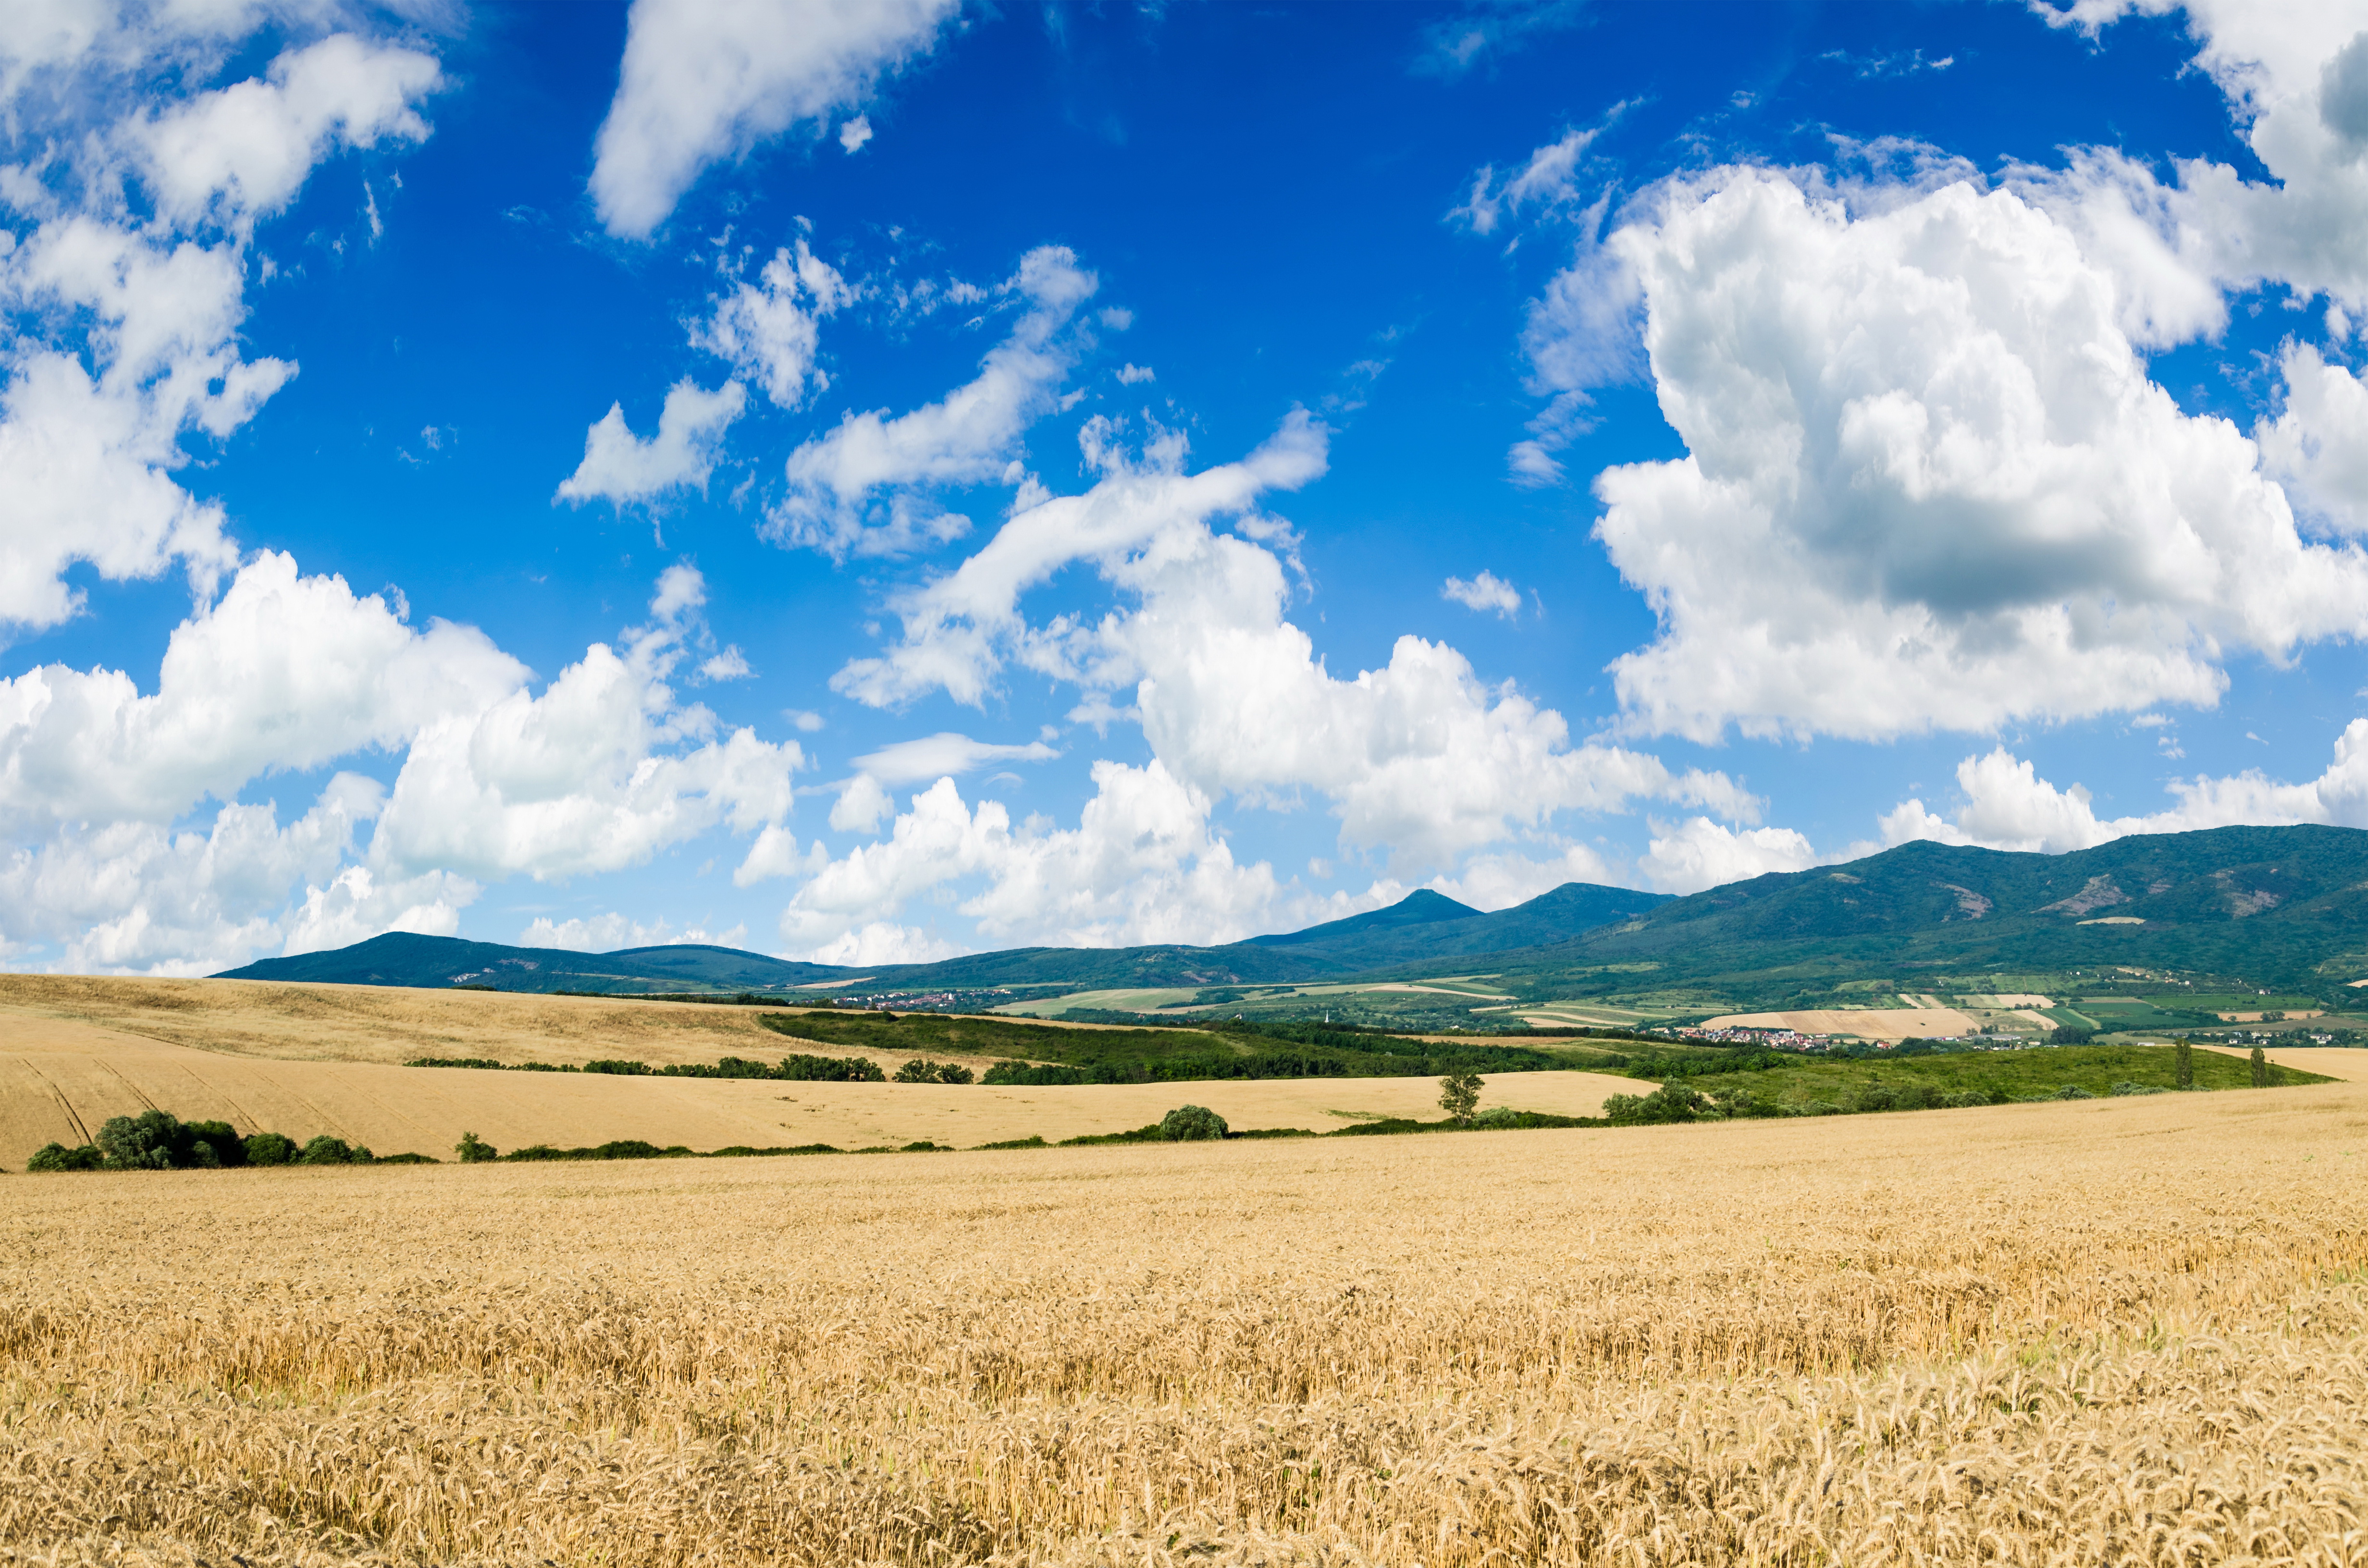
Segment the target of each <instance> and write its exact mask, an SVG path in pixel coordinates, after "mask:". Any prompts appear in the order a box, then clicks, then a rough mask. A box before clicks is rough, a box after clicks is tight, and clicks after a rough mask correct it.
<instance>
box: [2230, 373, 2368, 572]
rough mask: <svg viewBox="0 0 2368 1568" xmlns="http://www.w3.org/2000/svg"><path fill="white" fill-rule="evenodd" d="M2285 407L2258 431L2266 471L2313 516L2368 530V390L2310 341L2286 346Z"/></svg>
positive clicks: (2348, 529)
mask: <svg viewBox="0 0 2368 1568" xmlns="http://www.w3.org/2000/svg"><path fill="white" fill-rule="evenodd" d="M2282 368H2283V370H2284V372H2285V396H2284V399H2283V407H2282V408H2281V409H2280V410H2279V412H2278V415H2277V417H2276V418H2275V419H2263V420H2262V421H2261V422H2260V424H2259V425H2258V426H2255V427H2254V430H2253V438H2254V440H2256V441H2257V442H2259V443H2260V449H2261V466H2262V467H2263V468H2264V469H2266V470H2267V471H2268V472H2270V474H2271V476H2273V477H2274V478H2276V479H2277V480H2278V481H2279V482H2280V483H2283V485H2284V486H2285V491H2286V494H2287V495H2288V496H2289V497H2290V498H2292V499H2293V500H2294V503H2295V505H2296V506H2297V507H2298V508H2299V509H2300V510H2301V511H2302V512H2303V513H2304V514H2305V516H2306V517H2310V518H2312V519H2314V520H2315V521H2317V522H2318V523H2320V524H2322V525H2324V526H2325V527H2327V528H2332V529H2335V530H2338V531H2340V532H2342V533H2347V534H2353V535H2358V534H2364V533H2368V387H2363V386H2362V385H2361V384H2360V381H2359V379H2358V378H2357V377H2355V376H2354V375H2352V373H2351V371H2350V370H2348V369H2344V368H2343V367H2342V366H2340V365H2330V364H2328V362H2327V361H2326V360H2325V359H2323V358H2320V356H2319V352H2318V350H2317V349H2316V348H2313V347H2310V346H2309V345H2308V344H2288V345H2287V346H2286V349H2285V353H2284V355H2283V366H2282Z"/></svg>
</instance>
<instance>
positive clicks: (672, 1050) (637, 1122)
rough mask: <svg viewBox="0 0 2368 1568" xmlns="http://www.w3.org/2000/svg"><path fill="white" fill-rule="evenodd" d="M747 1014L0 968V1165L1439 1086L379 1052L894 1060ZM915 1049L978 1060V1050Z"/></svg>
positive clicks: (972, 1122) (1535, 1077)
mask: <svg viewBox="0 0 2368 1568" xmlns="http://www.w3.org/2000/svg"><path fill="white" fill-rule="evenodd" d="M756 1012H757V1009H752V1008H743V1007H726V1006H712V1005H703V1004H699V1003H669V1002H609V1001H603V1000H600V999H598V998H596V997H576V996H531V995H518V994H495V993H486V992H474V991H420V990H406V989H403V988H399V987H392V986H370V985H282V984H276V983H270V982H267V981H235V980H120V979H91V978H84V977H75V976H51V975H17V974H0V1169H21V1168H22V1167H23V1165H24V1163H25V1160H26V1157H27V1156H28V1155H29V1154H30V1153H32V1152H33V1151H34V1150H36V1149H38V1148H40V1146H41V1145H42V1144H44V1143H47V1142H51V1141H52V1140H54V1141H56V1142H62V1143H66V1144H74V1143H80V1142H85V1141H87V1140H88V1139H89V1137H90V1135H91V1133H92V1132H94V1131H97V1128H98V1125H99V1124H100V1123H101V1122H103V1121H105V1120H106V1119H108V1117H110V1116H127V1115H137V1114H139V1113H140V1112H141V1111H142V1110H146V1109H148V1108H151V1107H159V1108H164V1109H166V1110H170V1111H172V1112H174V1113H175V1114H176V1115H178V1116H181V1117H183V1118H186V1119H193V1120H194V1119H209V1120H211V1119H219V1120H222V1121H227V1122H229V1123H230V1124H231V1125H232V1126H233V1127H235V1128H236V1129H237V1130H238V1131H241V1132H256V1131H266V1130H268V1131H276V1132H285V1133H288V1134H290V1136H293V1137H296V1138H300V1139H302V1138H310V1137H313V1136H314V1135H315V1134H319V1133H324V1132H325V1133H329V1134H331V1135H333V1136H336V1137H339V1138H343V1139H346V1140H347V1142H356V1143H362V1144H367V1145H368V1146H369V1147H370V1148H371V1149H374V1150H376V1151H377V1152H378V1153H381V1154H392V1153H402V1152H404V1151H416V1152H417V1153H424V1154H432V1155H438V1156H442V1155H444V1154H447V1153H450V1150H451V1148H452V1145H453V1144H454V1143H456V1142H459V1141H460V1137H461V1133H462V1132H463V1131H472V1132H475V1133H477V1134H479V1135H480V1136H481V1137H484V1138H485V1139H487V1140H488V1141H490V1142H494V1143H495V1144H496V1145H498V1146H500V1147H503V1148H515V1147H518V1146H519V1145H521V1144H528V1143H556V1144H559V1145H562V1146H564V1147H568V1146H575V1145H581V1144H587V1143H601V1142H608V1141H609V1140H610V1139H618V1138H640V1139H645V1140H647V1141H648V1142H653V1143H657V1144H661V1145H665V1144H688V1145H689V1146H690V1147H692V1148H695V1149H720V1148H724V1147H727V1146H729V1145H732V1144H735V1143H746V1144H751V1145H755V1146H757V1147H760V1148H761V1147H765V1146H767V1145H776V1144H798V1143H829V1144H833V1145H835V1146H837V1147H838V1148H842V1149H860V1148H871V1147H874V1146H878V1145H882V1144H887V1145H896V1146H901V1145H903V1144H905V1143H911V1142H919V1141H922V1140H928V1141H929V1142H937V1143H951V1144H955V1145H959V1146H962V1147H965V1148H968V1147H973V1146H975V1145H977V1144H980V1143H989V1142H1000V1141H1003V1140H1007V1139H1014V1138H1028V1137H1041V1138H1046V1139H1050V1140H1053V1141H1056V1142H1057V1141H1058V1140H1060V1139H1063V1138H1076V1137H1080V1136H1083V1135H1087V1134H1092V1133H1106V1132H1121V1131H1126V1130H1127V1129H1130V1128H1135V1127H1141V1126H1143V1125H1144V1123H1146V1122H1151V1121H1156V1120H1157V1119H1159V1118H1160V1117H1161V1116H1162V1115H1163V1114H1165V1113H1166V1112H1167V1111H1168V1110H1170V1109H1172V1108H1175V1107H1176V1106H1178V1105H1180V1104H1183V1103H1185V1102H1187V1101H1190V1102H1192V1103H1195V1104H1200V1105H1205V1106H1208V1107H1210V1108H1212V1109H1214V1110H1215V1111H1217V1113H1218V1114H1219V1115H1221V1116H1223V1117H1224V1118H1225V1119H1227V1120H1228V1121H1230V1122H1232V1123H1233V1124H1234V1125H1235V1126H1236V1127H1245V1128H1247V1127H1304V1128H1308V1129H1310V1130H1312V1131H1328V1130H1330V1129H1333V1128H1337V1127H1339V1126H1341V1125H1343V1124H1344V1122H1345V1121H1346V1120H1348V1119H1349V1118H1350V1117H1351V1116H1436V1115H1437V1114H1438V1109H1437V1101H1438V1097H1439V1086H1438V1085H1437V1083H1436V1082H1435V1081H1434V1080H1431V1079H1429V1078H1367V1079H1354V1080H1345V1081H1344V1080H1338V1079H1328V1080H1305V1081H1269V1082H1259V1083H1227V1084H1190V1085H1156V1084H1154V1085H1097V1086H1090V1087H1080V1088H1066V1089H1041V1088H988V1087H985V1086H983V1085H978V1086H973V1087H968V1088H946V1087H938V1086H933V1085H905V1084H778V1083H765V1082H740V1083H732V1082H715V1081H707V1080H685V1079H666V1080H651V1079H625V1078H606V1077H580V1076H575V1075H573V1074H569V1075H565V1076H562V1075H558V1074H519V1073H484V1072H470V1071H465V1070H437V1071H434V1072H430V1071H427V1070H424V1069H416V1068H404V1067H401V1066H398V1065H394V1064H395V1063H399V1062H404V1061H406V1060H409V1059H411V1058H414V1057H419V1056H459V1057H478V1058H484V1059H486V1060H490V1061H495V1062H573V1063H581V1062H589V1061H593V1060H595V1059H597V1058H599V1057H604V1056H605V1057H626V1058H630V1059H633V1060H637V1061H643V1062H714V1061H716V1060H718V1059H720V1058H722V1057H725V1056H751V1057H756V1058H757V1059H758V1060H762V1061H771V1060H774V1059H777V1058H779V1057H781V1056H786V1055H788V1054H790V1053H791V1052H792V1051H806V1052H808V1053H818V1054H822V1055H828V1056H870V1057H871V1058H872V1059H873V1060H874V1061H876V1062H880V1063H881V1065H882V1067H883V1068H884V1069H886V1070H889V1071H892V1072H893V1071H894V1068H895V1067H896V1065H897V1064H898V1063H899V1062H903V1061H904V1060H905V1057H906V1056H907V1055H909V1054H911V1053H910V1052H905V1051H861V1050H859V1049H855V1048H851V1047H840V1046H822V1045H813V1044H801V1043H799V1042H797V1041H795V1040H787V1039H784V1038H783V1037H782V1036H780V1035H778V1034H775V1033H773V1032H772V1031H770V1030H768V1029H764V1028H758V1027H757V1022H756V1017H755V1015H756ZM1062 1027H1073V1028H1098V1027H1099V1026H1095V1025H1079V1026H1062ZM928 1054H929V1055H931V1056H933V1057H935V1058H937V1059H939V1060H953V1061H960V1062H967V1063H969V1064H970V1065H971V1066H972V1067H973V1068H974V1069H979V1070H984V1069H985V1067H986V1066H988V1065H989V1064H990V1062H991V1059H989V1058H985V1057H977V1056H967V1055H963V1054H961V1053H948V1052H946V1051H939V1050H933V1051H930V1052H928ZM1635 1087H1636V1085H1634V1084H1632V1083H1628V1082H1625V1081H1624V1080H1621V1079H1615V1078H1608V1077H1603V1076H1600V1075H1596V1074H1579V1073H1554V1074H1514V1075H1509V1076H1507V1077H1504V1078H1500V1079H1498V1080H1497V1084H1496V1085H1495V1086H1493V1087H1492V1089H1491V1090H1490V1092H1489V1093H1488V1094H1487V1095H1486V1096H1485V1098H1484V1101H1483V1103H1484V1104H1486V1105H1500V1104H1504V1105H1511V1106H1513V1107H1515V1108H1518V1109H1522V1110H1540V1111H1549V1112H1552V1113H1554V1114H1555V1115H1560V1116H1592V1115H1594V1114H1596V1113H1597V1112H1598V1111H1599V1110H1600V1108H1601V1107H1602V1103H1603V1097H1604V1096H1606V1095H1607V1094H1621V1093H1629V1092H1633V1091H1634V1089H1635ZM1344 1113H1345V1114H1344Z"/></svg>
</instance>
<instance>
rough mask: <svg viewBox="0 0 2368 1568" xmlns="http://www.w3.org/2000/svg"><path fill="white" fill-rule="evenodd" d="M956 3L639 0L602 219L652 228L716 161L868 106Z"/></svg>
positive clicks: (614, 111) (606, 157) (602, 157)
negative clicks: (809, 123)
mask: <svg viewBox="0 0 2368 1568" xmlns="http://www.w3.org/2000/svg"><path fill="white" fill-rule="evenodd" d="M956 10H957V4H956V0H635V3H634V6H633V9H632V16H631V17H630V18H629V19H628V21H627V25H626V34H625V58H624V62H623V65H622V67H621V69H620V75H619V81H618V84H617V97H616V99H615V101H614V102H613V103H612V104H611V105H610V106H609V118H608V119H607V120H606V121H605V122H604V123H603V124H602V125H601V127H600V134H599V139H598V152H597V158H596V162H595V164H594V165H593V169H592V179H591V190H592V200H593V205H594V206H595V207H596V208H597V209H598V212H599V214H600V219H601V222H604V223H606V224H607V225H608V227H609V233H613V234H620V235H624V236H628V237H631V238H637V239H638V238H643V237H646V236H647V235H648V234H649V233H651V232H652V231H653V230H655V228H656V227H657V226H658V225H659V224H660V223H663V222H666V218H667V216H668V214H670V213H671V212H673V210H674V207H675V203H676V202H677V201H678V200H680V199H681V198H682V194H683V192H685V191H686V190H688V189H689V188H690V186H691V183H692V182H693V181H694V180H696V179H697V178H698V177H699V175H700V171H701V170H702V169H704V168H705V167H706V166H707V165H710V164H712V163H715V162H717V161H718V160H721V159H724V158H737V157H740V156H743V155H745V154H746V153H748V152H749V151H750V150H751V149H752V148H754V147H755V146H756V145H757V144H758V143H759V142H765V141H768V140H769V139H770V138H772V137H774V136H778V135H780V133H781V132H782V131H787V130H788V129H789V128H790V127H791V126H792V125H795V124H797V123H799V122H800V121H826V120H827V119H829V118H830V117H831V116H832V115H833V114H835V113H836V112H837V110H839V109H842V108H852V107H854V106H856V105H858V104H860V103H862V102H863V101H864V100H865V99H866V98H867V97H870V95H871V92H872V90H873V88H874V86H875V85H876V84H877V83H878V82H879V81H880V79H881V78H882V77H883V76H886V75H889V74H893V73H894V72H895V71H896V70H897V69H899V68H900V67H902V66H904V65H905V64H907V63H909V62H912V61H914V60H916V59H917V58H919V57H920V56H922V55H924V54H927V53H928V51H929V50H930V48H931V47H932V46H933V45H934V44H935V42H936V40H937V35H938V32H939V28H941V27H942V26H944V25H945V24H946V23H947V22H948V21H950V20H951V18H952V17H954V15H955V13H956ZM865 123H866V125H867V127H868V124H869V122H868V121H867V122H865ZM842 144H844V133H843V132H842ZM858 144H859V145H860V142H859V143H858ZM848 150H849V151H852V150H853V149H852V148H851V147H850V148H849V149H848Z"/></svg>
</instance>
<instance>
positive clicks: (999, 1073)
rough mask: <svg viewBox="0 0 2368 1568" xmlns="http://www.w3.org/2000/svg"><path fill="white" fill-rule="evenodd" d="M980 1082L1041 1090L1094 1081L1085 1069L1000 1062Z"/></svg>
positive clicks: (986, 1146)
mask: <svg viewBox="0 0 2368 1568" xmlns="http://www.w3.org/2000/svg"><path fill="white" fill-rule="evenodd" d="M979 1082H981V1083H983V1084H1017V1085H1021V1086H1022V1087H1025V1088H1031V1089H1041V1088H1048V1087H1051V1086H1053V1085H1060V1084H1090V1083H1092V1082H1093V1080H1092V1079H1091V1078H1090V1077H1088V1076H1087V1074H1086V1073H1085V1071H1084V1069H1082V1068H1077V1067H1062V1066H1058V1065H1038V1064H1036V1063H1033V1062H996V1064H995V1065H994V1066H992V1067H990V1068H988V1069H987V1070H986V1076H985V1077H984V1078H981V1079H980V1080H979ZM981 1147H982V1148H988V1149H992V1148H995V1147H996V1145H995V1144H993V1143H986V1144H982V1145H981Z"/></svg>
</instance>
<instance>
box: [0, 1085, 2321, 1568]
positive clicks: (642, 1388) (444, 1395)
mask: <svg viewBox="0 0 2368 1568" xmlns="http://www.w3.org/2000/svg"><path fill="white" fill-rule="evenodd" d="M2363 1166H2368V1087H2362V1086H2360V1085H2353V1084H2349V1083H2346V1084H2330V1085H2315V1086H2312V1087H2307V1088H2294V1089H2269V1090H2260V1091H2240V1092H2230V1093H2223V1094H2215V1095H2202V1096H2153V1097H2147V1098H2134V1099H2119V1100H2097V1101H2090V1102H2084V1103H2057V1104H2047V1105H2030V1106H2009V1107H2000V1108H1989V1109H1977V1110H1960V1111H1931V1112H1920V1113H1914V1114H1907V1115H1895V1116H1864V1117H1853V1118H1845V1119H1824V1120H1818V1121H1814V1122H1799V1121H1793V1122H1773V1123H1770V1122H1739V1123H1725V1124H1713V1125H1700V1126H1690V1127H1668V1128H1645V1129H1635V1130H1629V1131H1570V1132H1507V1133H1473V1134H1466V1135H1462V1136H1457V1137H1449V1138H1440V1137H1431V1138H1399V1139H1372V1140H1355V1141H1349V1142H1330V1143H1304V1142H1302V1143H1287V1142H1286V1143H1265V1144H1218V1145H1210V1144H1176V1145H1156V1146H1133V1147H1123V1148H1098V1149H1077V1150H1052V1151H1024V1152H1014V1153H975V1154H941V1155H915V1156H908V1157H899V1158H895V1159H870V1160H865V1159H860V1158H852V1157H850V1158H843V1159H842V1158H830V1157H824V1158H816V1159H810V1160H801V1161H738V1162H726V1161H693V1162H676V1163H670V1164H666V1165H609V1166H599V1167H586V1166H560V1167H552V1166H529V1167H514V1166H485V1165H476V1166H444V1167H411V1168H404V1169H377V1170H351V1169H338V1168H325V1169H317V1170H294V1171H265V1172H236V1171H233V1172H195V1173H185V1174H169V1173H166V1174H154V1175H120V1176H52V1177H34V1176H8V1177H5V1178H0V1190H5V1194H6V1198H5V1202H0V1561H7V1562H20V1563H42V1564H51V1565H61V1564H74V1563H83V1562H110V1563H113V1562H155V1563H171V1564H189V1563H195V1562H207V1563H216V1564H220V1563H227V1562H233V1561H234V1560H235V1561H238V1562H244V1563H246V1564H266V1563H283V1562H284V1563H330V1562H370V1563H381V1562H388V1563H392V1562H401V1563H420V1564H427V1563H472V1564H474V1563H485V1564H492V1563H517V1564H525V1563H531V1562H551V1563H554V1564H575V1563H599V1564H617V1565H620V1568H622V1565H628V1564H632V1565H640V1564H654V1565H655V1564H676V1563H684V1564H689V1563H700V1564H715V1565H727V1564H740V1563H755V1562H789V1563H815V1564H823V1563H833V1564H837V1563H871V1562H883V1563H884V1562H896V1563H916V1564H917V1563H957V1562H1053V1563H1156V1564H1169V1563H1175V1564H1182V1563H1272V1564H1281V1563H1306V1564H1318V1563H1321V1564H1356V1563H1383V1562H1386V1563H1423V1564H1441V1565H1444V1564H1480V1563H1531V1562H1540V1563H1607V1564H1608V1563H1620V1564H1633V1565H1639V1568H1651V1565H1658V1564H1679V1563H1695V1562H1718V1563H1728V1562H1735V1563H1742V1562H1749V1563H1799V1564H1808V1563H1844V1564H1868V1563H1944V1562H1945V1563H1958V1562H1964V1563H1975V1562H2002V1563H2062V1564H2067V1565H2069V1564H2094V1563H2106V1562H2110V1563H2114V1564H2133V1563H2150V1564H2151V1563H2160V1564H2172V1563H2178V1564H2197V1563H2238V1562H2242V1563H2269V1562H2298V1563H2326V1564H2334V1563H2351V1562H2361V1561H2363V1560H2368V1523H2363V1520H2362V1517H2361V1515H2362V1501H2363V1497H2368V1471H2363V1469H2362V1466H2363V1463H2368V1355H2363V1348H2362V1346H2363V1341H2362V1329H2363V1327H2368V1198H2363V1197H2362V1186H2363V1180H2362V1178H2363V1174H2368V1173H2363V1169H2362V1167H2363Z"/></svg>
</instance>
